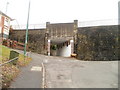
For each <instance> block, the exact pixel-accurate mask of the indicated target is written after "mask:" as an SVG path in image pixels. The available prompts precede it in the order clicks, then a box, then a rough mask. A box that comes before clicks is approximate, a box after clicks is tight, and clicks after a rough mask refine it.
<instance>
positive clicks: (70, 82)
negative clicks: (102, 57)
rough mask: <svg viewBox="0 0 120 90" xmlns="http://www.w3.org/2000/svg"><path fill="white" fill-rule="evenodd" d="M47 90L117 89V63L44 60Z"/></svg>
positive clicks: (58, 59)
mask: <svg viewBox="0 0 120 90" xmlns="http://www.w3.org/2000/svg"><path fill="white" fill-rule="evenodd" d="M44 65H45V71H46V73H45V76H46V77H45V85H46V87H47V88H117V87H118V62H117V61H80V60H75V59H71V58H58V57H49V58H48V59H46V60H44Z"/></svg>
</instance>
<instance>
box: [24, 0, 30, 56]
mask: <svg viewBox="0 0 120 90" xmlns="http://www.w3.org/2000/svg"><path fill="white" fill-rule="evenodd" d="M29 14H30V0H29V6H28V17H27V25H26V36H25V47H24V56H26V46H27V42H28V26H29Z"/></svg>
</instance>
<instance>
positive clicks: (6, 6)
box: [5, 2, 9, 14]
mask: <svg viewBox="0 0 120 90" xmlns="http://www.w3.org/2000/svg"><path fill="white" fill-rule="evenodd" d="M8 4H9V2H7V3H6V12H5V13H6V14H7V9H8Z"/></svg>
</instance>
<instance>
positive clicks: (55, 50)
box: [48, 38, 74, 57]
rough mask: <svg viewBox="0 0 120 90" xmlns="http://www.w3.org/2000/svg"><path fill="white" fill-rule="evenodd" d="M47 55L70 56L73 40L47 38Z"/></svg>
mask: <svg viewBox="0 0 120 90" xmlns="http://www.w3.org/2000/svg"><path fill="white" fill-rule="evenodd" d="M48 41H49V42H48V49H49V50H48V52H49V53H48V55H50V56H61V57H70V56H71V54H72V53H73V50H74V49H73V47H74V46H73V45H74V41H73V40H72V39H67V38H64V39H63V38H62V39H51V40H48Z"/></svg>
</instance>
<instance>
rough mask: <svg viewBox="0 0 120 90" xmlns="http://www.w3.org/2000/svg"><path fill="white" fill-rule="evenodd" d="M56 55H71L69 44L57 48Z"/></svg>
mask: <svg viewBox="0 0 120 90" xmlns="http://www.w3.org/2000/svg"><path fill="white" fill-rule="evenodd" d="M57 55H58V56H63V57H70V56H71V45H68V46H63V47H62V48H59V49H57Z"/></svg>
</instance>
